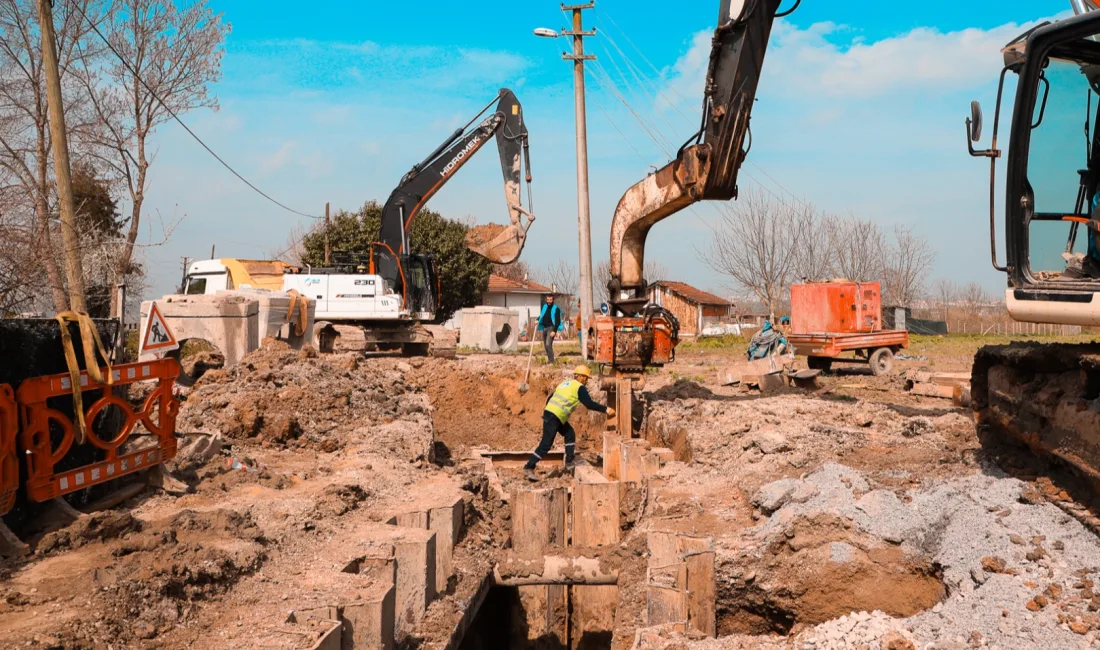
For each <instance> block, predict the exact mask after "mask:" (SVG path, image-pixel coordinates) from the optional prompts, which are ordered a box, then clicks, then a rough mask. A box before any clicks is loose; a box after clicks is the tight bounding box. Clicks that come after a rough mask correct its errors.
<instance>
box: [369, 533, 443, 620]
mask: <svg viewBox="0 0 1100 650" xmlns="http://www.w3.org/2000/svg"><path fill="white" fill-rule="evenodd" d="M360 534H361V535H362V539H361V544H362V546H363V547H364V552H365V553H366V554H367V555H368V556H370V557H378V556H379V555H380V554H384V553H386V552H390V553H392V557H393V559H394V560H395V561H396V563H397V576H396V580H395V581H396V586H397V591H396V594H395V597H396V618H397V622H396V626H395V630H396V632H395V634H396V637H397V639H398V640H401V639H403V638H405V636H407V635H408V634H410V633H411V632H413V631H414V630H415V629H416V627H417V625H419V624H420V621H421V620H422V619H423V618H424V612H425V611H427V608H428V604H429V603H431V602H432V601H433V600H435V596H436V591H435V585H436V581H435V567H436V559H435V554H436V551H435V533H434V532H432V531H430V530H421V529H416V528H405V527H401V526H387V525H382V524H379V525H377V526H372V527H370V528H368V529H365V530H363V531H362V532H361V533H360Z"/></svg>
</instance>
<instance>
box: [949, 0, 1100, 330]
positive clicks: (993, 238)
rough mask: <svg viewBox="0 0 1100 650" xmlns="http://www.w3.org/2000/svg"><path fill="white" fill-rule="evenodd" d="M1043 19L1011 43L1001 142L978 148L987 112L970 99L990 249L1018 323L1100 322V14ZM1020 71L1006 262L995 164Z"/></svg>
mask: <svg viewBox="0 0 1100 650" xmlns="http://www.w3.org/2000/svg"><path fill="white" fill-rule="evenodd" d="M1073 4H1074V7H1075V9H1077V10H1078V11H1079V14H1078V15H1076V16H1074V17H1072V18H1067V19H1065V20H1060V21H1057V22H1053V23H1043V24H1041V25H1038V26H1037V27H1035V28H1033V29H1031V30H1029V31H1028V32H1026V33H1025V34H1023V35H1021V36H1020V37H1018V38H1017V39H1015V40H1013V41H1012V42H1011V43H1009V44H1008V45H1007V46H1006V47H1005V48H1004V50H1003V54H1004V61H1005V66H1004V69H1003V70H1002V72H1001V77H1000V84H999V87H998V93H997V109H996V112H995V114H994V118H993V120H994V121H993V142H992V146H991V147H990V148H989V149H985V150H975V149H974V146H973V144H972V143H973V142H977V141H979V140H980V138H981V131H982V128H981V126H982V110H981V107H980V105H978V103H977V102H973V103H972V104H971V116H970V118H969V119H968V120H966V123H967V136H968V143H967V146H968V149H969V150H970V153H971V155H973V156H977V157H986V158H989V160H990V213H989V217H990V247H991V255H992V261H993V266H994V268H996V269H997V270H999V271H1002V272H1004V273H1006V274H1007V276H1008V291H1007V294H1006V301H1007V304H1008V309H1009V313H1010V314H1011V315H1012V316H1013V318H1015V319H1016V320H1021V321H1026V322H1036V323H1055V324H1067V325H1100V299H1097V298H1096V294H1097V292H1100V229H1098V226H1100V211H1098V207H1100V147H1098V145H1100V129H1098V128H1097V127H1098V126H1100V11H1095V10H1094V9H1095V5H1092V3H1091V2H1090V1H1089V0H1075V1H1074V3H1073ZM1010 73H1012V74H1015V75H1016V97H1015V102H1014V110H1013V112H1012V117H1011V123H1010V134H1009V138H1010V139H1009V142H1010V145H1009V150H1008V156H1007V166H1008V169H1007V173H1006V183H1007V187H1006V188H1005V192H1006V195H1005V215H1004V237H1005V244H1006V246H1005V256H1006V259H1005V264H1004V265H1001V264H1000V262H999V260H998V254H997V227H996V208H995V199H996V187H995V183H996V166H997V160H998V159H999V158H1000V157H1001V155H1002V152H1001V150H1000V149H998V148H997V138H998V135H999V134H998V131H999V127H1000V117H1001V115H1000V113H1001V110H1000V109H1001V103H1002V99H1003V94H1004V88H1005V80H1006V77H1007V76H1008V75H1009V74H1010Z"/></svg>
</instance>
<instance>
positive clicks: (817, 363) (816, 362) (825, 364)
mask: <svg viewBox="0 0 1100 650" xmlns="http://www.w3.org/2000/svg"><path fill="white" fill-rule="evenodd" d="M806 365H807V366H808V367H809V368H810V370H822V371H825V372H828V371H829V370H831V369H832V367H833V360H832V359H830V358H829V357H807V358H806Z"/></svg>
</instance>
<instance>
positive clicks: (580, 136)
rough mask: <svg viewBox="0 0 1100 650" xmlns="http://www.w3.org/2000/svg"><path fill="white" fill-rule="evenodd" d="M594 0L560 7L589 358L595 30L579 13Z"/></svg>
mask: <svg viewBox="0 0 1100 650" xmlns="http://www.w3.org/2000/svg"><path fill="white" fill-rule="evenodd" d="M595 6H596V3H595V2H594V1H593V2H589V3H587V4H582V5H566V4H562V5H561V8H562V11H572V12H573V29H572V30H571V31H568V30H564V29H563V30H562V32H561V35H562V36H572V37H573V53H572V54H568V53H563V54H562V55H561V56H562V58H563V59H565V60H566V61H572V62H573V105H574V112H575V114H576V117H575V119H576V123H577V226H578V227H577V239H578V246H577V248H578V251H579V253H580V282H581V287H580V294H581V296H580V297H581V355H582V356H583V357H584V359H585V360H587V359H588V329H587V327H588V322H589V321H590V320H591V319H592V225H591V222H590V214H589V201H588V125H587V117H586V116H585V107H584V62H585V61H591V60H594V59H595V58H596V57H595V56H592V55H586V54H585V53H584V37H585V36H595V35H596V30H594V29H593V30H592V31H590V32H586V31H584V29H583V27H582V22H581V13H582V12H583V11H584V10H585V9H592V8H594V7H595Z"/></svg>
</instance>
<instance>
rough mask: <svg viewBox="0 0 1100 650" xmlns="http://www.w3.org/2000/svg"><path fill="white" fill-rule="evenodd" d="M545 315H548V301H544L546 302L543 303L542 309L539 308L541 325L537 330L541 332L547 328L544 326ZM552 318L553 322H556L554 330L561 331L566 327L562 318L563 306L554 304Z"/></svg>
mask: <svg viewBox="0 0 1100 650" xmlns="http://www.w3.org/2000/svg"><path fill="white" fill-rule="evenodd" d="M545 316H546V303H545V302H544V303H542V309H541V310H539V326H538V330H537V331H539V332H541V331H543V330H544V329H545V328H544V327H543V326H542V319H543V317H545ZM550 320H551V321H553V323H554V326H553V327H554V331H557V332H560V331H562V330H563V329H565V321H564V320H562V317H561V307H558V306H557V305H552V306H551V307H550Z"/></svg>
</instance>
